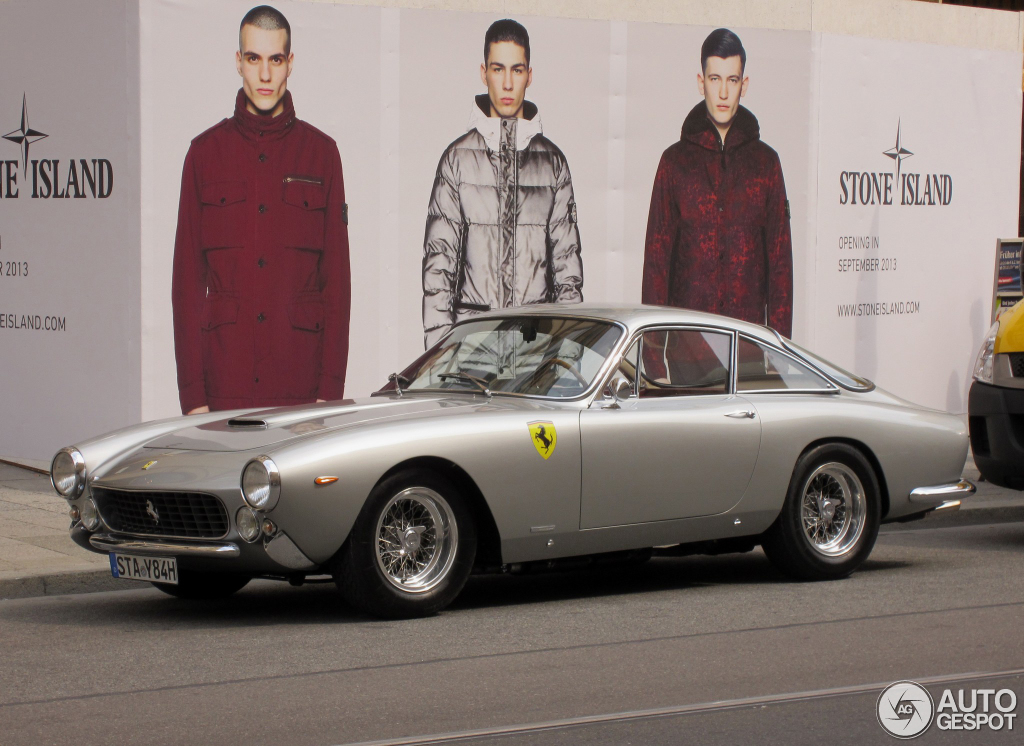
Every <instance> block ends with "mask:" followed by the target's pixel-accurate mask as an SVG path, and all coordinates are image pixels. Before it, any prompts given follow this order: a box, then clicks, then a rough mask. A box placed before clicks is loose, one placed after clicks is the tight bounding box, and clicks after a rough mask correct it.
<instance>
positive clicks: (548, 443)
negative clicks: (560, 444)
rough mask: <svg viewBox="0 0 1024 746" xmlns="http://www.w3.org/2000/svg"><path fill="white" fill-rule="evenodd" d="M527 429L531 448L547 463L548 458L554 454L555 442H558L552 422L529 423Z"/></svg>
mask: <svg viewBox="0 0 1024 746" xmlns="http://www.w3.org/2000/svg"><path fill="white" fill-rule="evenodd" d="M528 427H529V428H530V438H531V439H532V440H533V447H534V448H536V449H537V453H539V454H540V455H541V456H543V457H544V460H545V461H547V460H548V457H549V456H551V454H552V453H554V452H555V442H556V441H557V440H558V436H557V434H556V433H555V424H554V423H553V422H531V423H529V425H528Z"/></svg>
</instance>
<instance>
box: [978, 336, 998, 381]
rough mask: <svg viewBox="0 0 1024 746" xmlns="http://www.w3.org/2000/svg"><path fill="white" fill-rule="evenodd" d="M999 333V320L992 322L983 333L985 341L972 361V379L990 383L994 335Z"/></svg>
mask: <svg viewBox="0 0 1024 746" xmlns="http://www.w3.org/2000/svg"><path fill="white" fill-rule="evenodd" d="M998 335H999V322H998V321H997V322H996V323H994V324H993V325H992V326H991V327H990V328H989V330H988V332H987V333H986V334H985V341H984V342H982V344H981V350H979V351H978V359H977V360H975V362H974V380H975V381H979V382H981V383H989V384H991V383H992V368H993V367H994V363H995V357H996V356H995V351H996V337H997V336H998Z"/></svg>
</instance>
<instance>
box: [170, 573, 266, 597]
mask: <svg viewBox="0 0 1024 746" xmlns="http://www.w3.org/2000/svg"><path fill="white" fill-rule="evenodd" d="M250 580H252V578H250V577H249V576H248V575H235V574H232V573H223V572H196V571H195V570H181V569H179V570H178V584H177V585H169V584H167V583H152V584H151V585H152V586H153V587H154V588H158V589H159V590H161V591H163V592H164V593H166V594H167V595H168V596H174V597H175V598H184V599H188V600H191V601H214V600H216V599H218V598H227V597H228V596H230V595H232V594H233V593H237V592H238V591H240V590H242V588H244V587H245V586H246V585H247V584H248V583H249V581H250Z"/></svg>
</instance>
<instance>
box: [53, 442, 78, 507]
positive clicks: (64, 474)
mask: <svg viewBox="0 0 1024 746" xmlns="http://www.w3.org/2000/svg"><path fill="white" fill-rule="evenodd" d="M50 483H51V484H52V485H53V488H54V489H55V490H57V494H59V495H60V496H62V497H66V498H67V499H69V500H73V499H74V498H76V497H78V496H79V495H81V494H82V490H84V489H85V458H84V457H83V456H82V454H81V453H80V452H79V450H78V449H77V448H61V449H60V450H59V451H57V455H56V456H54V457H53V462H52V463H51V464H50Z"/></svg>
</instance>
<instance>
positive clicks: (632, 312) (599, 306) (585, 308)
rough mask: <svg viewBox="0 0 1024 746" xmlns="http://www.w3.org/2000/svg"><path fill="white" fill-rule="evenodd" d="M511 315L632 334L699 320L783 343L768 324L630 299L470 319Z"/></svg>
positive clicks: (519, 308)
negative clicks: (574, 321) (610, 326)
mask: <svg viewBox="0 0 1024 746" xmlns="http://www.w3.org/2000/svg"><path fill="white" fill-rule="evenodd" d="M508 316H566V317H574V318H587V319H597V320H602V321H615V322H618V323H620V324H622V325H623V326H625V327H626V328H627V329H628V330H629V333H630V334H632V333H633V332H635V331H636V330H637V329H640V328H642V327H647V326H657V325H661V324H696V325H699V326H712V327H718V328H722V329H735V330H736V331H739V332H742V333H744V334H747V335H749V336H751V337H754V338H756V339H759V340H762V341H765V342H768V343H769V344H772V345H775V346H776V347H777V346H779V338H778V336H777V335H776V333H775V332H774V331H773V330H772V329H769V328H768V327H766V326H760V325H758V324H751V323H749V322H746V321H740V320H739V319H733V318H730V317H728V316H719V315H717V314H713V313H704V312H702V311H691V310H690V309H687V308H672V307H669V306H647V305H639V304H635V303H634V304H630V303H571V304H565V303H539V304H535V305H529V306H517V307H515V308H503V309H497V310H494V311H487V312H485V313H482V314H480V315H478V316H472V317H469V318H467V319H464V321H469V320H470V319H479V318H487V317H493V318H498V317H508Z"/></svg>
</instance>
